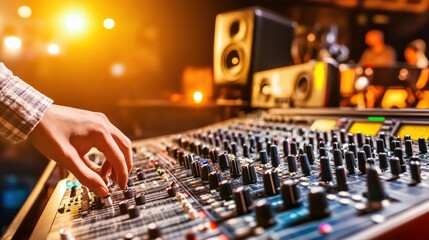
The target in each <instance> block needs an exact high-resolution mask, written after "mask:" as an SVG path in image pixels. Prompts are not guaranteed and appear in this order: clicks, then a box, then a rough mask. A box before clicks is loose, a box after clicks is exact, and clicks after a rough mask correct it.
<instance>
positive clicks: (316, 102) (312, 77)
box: [252, 62, 340, 108]
mask: <svg viewBox="0 0 429 240" xmlns="http://www.w3.org/2000/svg"><path fill="white" fill-rule="evenodd" d="M339 103H340V83H339V70H338V68H337V67H336V65H335V64H331V63H327V62H309V63H304V64H298V65H294V66H288V67H282V68H277V69H271V70H266V71H262V72H257V73H255V75H254V79H253V90H252V107H256V108H276V107H337V106H339Z"/></svg>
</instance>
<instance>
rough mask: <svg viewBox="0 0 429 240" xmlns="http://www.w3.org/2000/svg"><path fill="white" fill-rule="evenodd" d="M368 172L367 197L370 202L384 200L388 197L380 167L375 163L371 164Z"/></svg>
mask: <svg viewBox="0 0 429 240" xmlns="http://www.w3.org/2000/svg"><path fill="white" fill-rule="evenodd" d="M366 174H367V177H366V186H367V189H368V192H367V197H368V201H369V203H370V204H371V202H381V201H383V200H384V199H385V198H386V194H385V193H384V187H383V184H382V182H381V179H380V175H379V169H378V168H377V167H376V166H374V165H369V167H368V169H367V171H366Z"/></svg>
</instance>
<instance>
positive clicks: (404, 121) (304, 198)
mask: <svg viewBox="0 0 429 240" xmlns="http://www.w3.org/2000/svg"><path fill="white" fill-rule="evenodd" d="M317 111H319V112H317ZM425 117H426V118H425ZM425 119H426V120H425ZM428 126H429V122H428V121H427V114H426V115H425V114H423V113H412V114H411V113H410V114H407V113H405V112H404V114H403V115H402V116H401V115H398V112H395V113H393V112H389V111H387V112H369V111H364V112H362V111H351V110H350V111H347V110H344V111H340V110H326V111H325V110H323V112H322V110H316V111H311V110H271V111H269V112H263V111H262V112H255V113H252V114H250V115H247V116H245V117H242V118H236V119H232V120H229V121H226V122H222V123H219V124H215V125H211V126H207V127H205V128H201V129H197V130H193V131H189V132H184V133H181V134H175V135H171V136H164V137H160V138H155V139H148V140H143V141H137V142H134V169H133V172H132V174H131V176H130V178H129V181H128V189H127V190H126V191H122V190H120V189H119V188H118V186H117V185H116V184H115V183H113V182H112V183H111V184H110V186H109V190H110V195H109V196H108V197H106V198H104V199H101V198H98V197H96V196H95V195H94V194H93V193H91V192H89V191H88V189H87V188H86V187H84V186H80V184H79V183H78V182H77V181H74V179H73V177H72V176H70V178H68V179H65V180H63V181H61V182H60V183H59V185H58V187H57V189H56V191H55V192H54V194H53V196H56V198H55V197H52V198H51V201H50V202H49V203H48V207H47V208H46V210H45V212H44V213H43V215H42V217H41V218H40V220H39V223H38V225H37V226H36V228H35V230H34V232H33V235H32V238H34V239H40V238H47V239H73V238H75V239H97V238H100V239H175V238H176V239H183V238H185V239H244V238H246V239H319V238H320V239H325V238H326V239H342V238H346V237H348V238H355V239H363V238H375V237H377V236H380V235H381V234H383V233H385V232H388V231H390V230H392V229H393V228H395V227H398V226H400V225H402V224H404V223H406V222H407V221H408V220H409V216H410V213H412V212H413V211H414V212H415V210H416V209H419V210H418V211H419V212H420V214H421V213H424V212H425V211H428V210H429V208H428V207H426V208H425V207H419V206H424V202H425V201H427V200H429V193H428V192H429V185H428V183H429V180H428V174H429V168H428V163H429V161H428V156H429V153H428V151H427V145H428V140H427V139H428V136H429V132H428V131H427V129H428ZM407 132H408V133H410V134H407ZM100 158H102V156H99V155H94V156H93V159H95V160H97V161H100ZM101 161H102V159H101ZM413 214H414V213H413ZM416 214H417V213H416ZM407 216H408V217H407ZM415 216H416V215H413V216H412V217H411V218H413V217H415ZM48 226H50V227H48Z"/></svg>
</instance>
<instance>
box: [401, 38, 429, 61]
mask: <svg viewBox="0 0 429 240" xmlns="http://www.w3.org/2000/svg"><path fill="white" fill-rule="evenodd" d="M425 52H426V43H425V42H424V41H423V40H422V39H416V40H414V41H412V42H410V43H409V44H408V45H407V46H406V47H405V51H404V56H405V60H406V61H407V64H409V65H411V66H415V67H418V68H426V67H427V66H428V59H427V57H426V54H425Z"/></svg>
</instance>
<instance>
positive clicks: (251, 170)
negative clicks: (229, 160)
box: [241, 164, 258, 185]
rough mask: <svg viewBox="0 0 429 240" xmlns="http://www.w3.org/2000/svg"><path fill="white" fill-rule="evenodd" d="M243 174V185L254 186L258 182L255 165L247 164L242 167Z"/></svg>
mask: <svg viewBox="0 0 429 240" xmlns="http://www.w3.org/2000/svg"><path fill="white" fill-rule="evenodd" d="M241 172H242V177H243V184H245V185H247V184H252V183H256V182H257V181H258V176H257V175H256V170H255V165H253V164H245V165H243V166H241Z"/></svg>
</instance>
